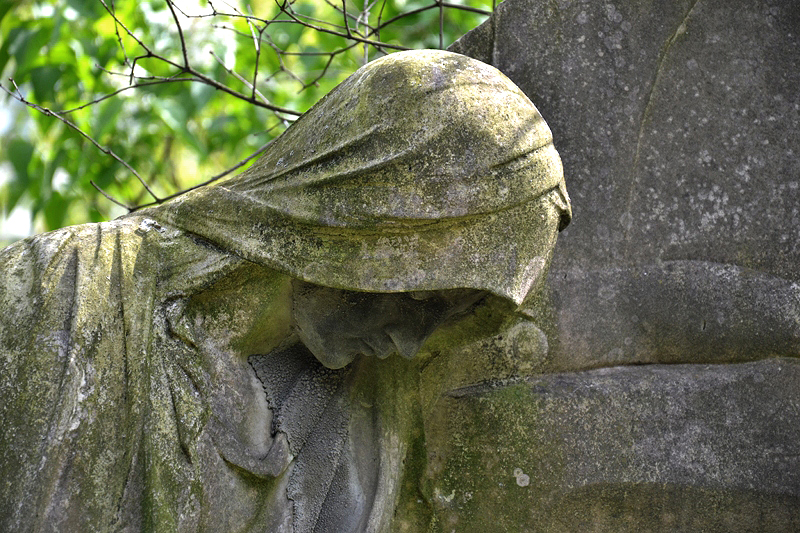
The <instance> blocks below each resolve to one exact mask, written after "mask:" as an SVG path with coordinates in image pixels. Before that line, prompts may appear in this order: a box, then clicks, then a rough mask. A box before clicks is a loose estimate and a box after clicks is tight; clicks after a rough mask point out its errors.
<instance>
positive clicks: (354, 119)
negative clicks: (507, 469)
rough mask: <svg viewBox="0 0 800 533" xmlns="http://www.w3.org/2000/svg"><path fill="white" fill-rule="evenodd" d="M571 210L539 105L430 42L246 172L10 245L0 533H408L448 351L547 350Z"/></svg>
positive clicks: (335, 102) (317, 113)
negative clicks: (504, 345)
mask: <svg viewBox="0 0 800 533" xmlns="http://www.w3.org/2000/svg"><path fill="white" fill-rule="evenodd" d="M570 217H571V211H570V204H569V198H568V196H567V193H566V189H565V185H564V181H563V172H562V167H561V162H560V159H559V156H558V154H557V153H556V151H555V149H554V147H553V142H552V135H551V133H550V130H549V128H548V127H547V125H546V124H545V122H544V120H543V119H542V118H541V116H540V115H539V113H538V112H537V110H536V108H535V107H534V106H533V104H532V103H531V102H530V100H529V99H528V98H527V97H526V96H525V95H524V94H523V93H522V92H521V91H520V90H519V89H518V88H517V87H516V86H515V85H514V84H513V83H512V82H511V81H509V80H508V79H507V78H506V77H505V76H504V75H503V74H501V73H500V72H499V71H498V70H496V69H495V68H493V67H489V66H487V65H485V64H484V63H481V62H479V61H476V60H473V59H469V58H467V57H465V56H461V55H458V54H454V53H450V52H442V51H417V52H402V53H396V54H392V55H390V56H387V57H385V58H382V59H379V60H377V61H374V62H372V63H370V64H368V65H366V66H364V67H362V68H361V69H360V70H359V71H357V72H356V73H355V74H354V75H353V76H351V77H350V78H348V79H347V80H346V81H345V82H343V83H342V84H341V85H340V86H338V87H337V88H336V89H334V90H333V91H332V92H331V93H330V94H329V95H328V96H326V97H325V98H324V99H323V100H322V101H320V102H319V103H318V104H317V105H316V106H315V107H313V108H312V109H311V110H310V111H309V112H307V113H306V114H305V115H304V116H303V117H301V118H300V119H299V120H298V121H297V122H296V123H295V124H294V125H292V127H290V128H289V129H288V130H287V131H286V132H285V133H284V134H283V135H282V136H281V137H279V138H278V139H276V140H275V141H274V142H273V143H272V145H271V146H270V147H269V149H268V150H267V151H266V153H265V154H264V156H263V157H262V158H261V159H260V160H259V161H258V162H256V163H255V164H254V165H253V167H251V168H250V169H249V170H247V171H246V172H244V173H242V174H241V175H239V176H235V177H231V178H228V179H226V180H225V181H221V182H218V183H216V184H214V185H211V186H206V187H202V188H200V189H197V190H195V191H192V192H189V193H187V194H185V195H183V196H181V197H179V198H177V199H175V200H174V201H172V202H170V203H167V204H165V205H162V206H159V207H156V208H152V209H147V210H143V211H140V212H136V213H133V214H130V215H127V216H124V217H121V218H119V219H117V220H114V221H112V222H107V223H101V224H87V225H83V226H75V227H69V228H64V229H61V230H58V231H54V232H51V233H48V234H44V235H38V236H34V237H31V238H29V239H25V240H23V241H20V242H18V243H16V244H14V245H12V246H10V247H8V248H6V249H5V250H3V251H2V253H1V254H0V276H1V279H0V309H2V317H1V318H0V380H1V381H0V395H1V396H0V397H1V398H2V402H1V403H0V472H1V473H2V474H1V475H0V530H3V531H226V532H228V531H275V532H297V533H304V532H312V531H318V532H334V531H335V532H362V531H375V532H378V531H402V530H412V531H414V530H419V529H420V528H421V527H423V526H424V525H425V524H426V520H427V519H428V518H430V517H429V513H428V514H426V513H427V511H426V509H427V508H428V507H429V506H428V504H427V503H426V500H427V499H428V498H431V497H437V498H438V497H440V496H441V495H438V494H433V495H432V494H431V493H429V492H428V491H427V490H426V488H425V487H422V486H420V483H419V476H420V474H421V473H422V472H423V471H424V470H425V469H430V468H432V467H433V468H435V464H433V466H431V464H432V463H431V461H432V458H431V456H430V455H429V454H428V453H427V452H426V447H427V446H428V444H427V443H426V436H425V434H424V431H423V419H424V413H425V412H426V409H429V407H430V405H432V404H433V403H435V402H436V401H437V398H438V397H440V396H441V395H442V394H451V392H448V391H449V390H450V389H452V387H453V386H454V384H453V383H448V382H447V378H446V373H443V372H439V371H437V372H435V373H431V372H430V369H436V368H441V367H442V366H441V365H442V361H444V360H445V359H446V353H445V352H446V350H442V349H439V347H447V346H452V345H457V344H459V343H461V344H463V343H469V342H475V341H476V340H478V339H481V338H483V337H492V336H493V335H495V336H496V335H498V332H501V331H510V332H511V333H510V334H508V338H513V339H517V340H518V341H519V339H528V340H529V341H530V342H528V344H526V346H528V347H529V348H525V350H528V349H537V348H536V346H537V344H536V343H537V342H538V341H542V342H546V341H543V340H542V339H540V338H539V337H537V332H538V333H541V332H539V331H538V329H537V328H536V327H535V326H534V325H533V324H532V323H531V322H530V321H529V320H528V319H527V318H526V317H525V316H524V315H523V314H522V313H520V312H519V310H520V309H530V308H531V305H533V304H535V301H534V300H535V298H536V297H537V296H536V295H537V294H538V291H539V287H540V286H541V284H542V280H543V278H544V275H545V272H546V270H547V266H548V264H549V262H550V258H551V255H552V251H553V247H554V245H555V241H556V235H557V233H558V231H559V230H560V229H562V228H563V227H565V225H566V224H567V223H568V222H569V220H570ZM532 301H533V304H532ZM492 338H497V337H492ZM531 339H532V340H531ZM515 342H516V341H515ZM520 342H521V341H520ZM530 347H533V348H530ZM473 363H474V364H475V365H476V366H474V368H481V366H480V365H481V364H484V363H485V362H484V361H480V358H479V357H477V358H476V359H475V360H474V361H472V362H469V361H466V362H465V361H462V362H459V364H460V365H462V366H463V365H466V366H469V368H473V366H470V365H473ZM426 372H427V373H426ZM480 373H481V372H479V371H477V370H476V371H475V372H473V374H471V376H472V377H471V378H470V379H474V381H476V382H477V381H479V380H480V378H481V376H480ZM425 375H427V376H433V377H432V378H431V377H428V378H424V377H423V376H425ZM462 375H463V373H462ZM461 385H464V386H469V383H460V384H459V386H461ZM487 431H488V429H487ZM434 463H435V461H434ZM444 497H445V498H446V495H445V496H444ZM426 527H427V526H426Z"/></svg>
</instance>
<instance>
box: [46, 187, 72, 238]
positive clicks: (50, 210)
mask: <svg viewBox="0 0 800 533" xmlns="http://www.w3.org/2000/svg"><path fill="white" fill-rule="evenodd" d="M68 207H69V200H68V199H67V198H64V197H63V196H62V195H61V193H60V192H58V191H53V193H52V194H51V195H50V198H48V200H47V202H46V203H45V205H44V209H43V212H44V220H45V224H46V226H47V229H48V230H53V229H58V228H60V227H61V226H63V225H64V219H65V218H66V215H67V208H68Z"/></svg>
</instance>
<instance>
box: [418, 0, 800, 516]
mask: <svg viewBox="0 0 800 533" xmlns="http://www.w3.org/2000/svg"><path fill="white" fill-rule="evenodd" d="M798 28H800V5H799V4H797V2H793V1H791V0H758V1H748V0H733V1H727V0H725V1H723V0H697V1H695V0H692V1H679V2H649V1H644V0H627V1H619V2H602V3H598V2H589V1H587V0H558V1H555V2H539V1H535V0H506V1H505V2H503V3H502V4H500V5H499V6H498V9H497V12H496V14H495V16H494V17H493V18H491V19H490V20H489V21H487V22H486V23H485V24H484V25H483V26H481V27H480V28H478V29H476V30H474V31H473V32H471V33H470V34H467V35H466V36H465V37H463V38H462V39H461V40H459V41H458V42H456V43H455V44H454V45H453V47H452V48H451V49H453V50H454V51H457V52H461V53H465V54H467V55H471V56H473V57H476V58H478V59H481V60H483V61H486V62H488V63H490V64H493V65H495V66H497V67H498V68H500V69H501V70H502V71H504V72H505V73H506V74H507V75H508V76H509V77H510V78H511V79H512V80H514V81H515V83H517V84H518V85H519V86H520V87H521V88H522V89H523V90H524V91H525V92H526V93H527V94H528V95H529V96H530V97H531V99H532V100H533V101H534V102H535V103H536V105H537V107H538V108H539V109H540V111H541V112H542V115H543V116H544V117H545V119H546V120H547V121H548V123H549V124H550V126H551V128H552V130H553V132H554V142H555V145H556V147H557V148H558V150H559V153H560V154H561V157H562V160H563V162H564V169H565V178H566V181H567V185H568V186H569V190H570V195H571V197H572V201H573V208H574V211H575V220H574V222H573V223H572V225H571V226H570V227H569V228H568V229H567V230H566V231H565V233H564V234H563V236H562V239H560V241H559V244H558V247H557V250H556V254H555V259H554V262H553V266H552V269H551V272H550V276H549V278H548V290H547V294H546V295H545V299H546V300H547V301H545V302H541V301H540V302H539V303H540V304H541V305H540V306H539V307H537V308H532V309H530V312H531V314H532V315H533V316H534V317H535V320H536V322H537V324H538V325H539V326H540V327H541V328H542V330H543V333H544V334H545V338H546V341H545V342H544V343H539V344H538V346H539V347H538V348H533V349H531V350H530V351H529V352H528V355H527V356H526V357H520V356H519V355H517V356H515V357H516V360H514V361H515V362H513V365H514V366H515V368H517V369H518V370H519V371H520V372H519V373H521V374H522V375H529V376H536V375H537V374H540V375H541V377H530V378H529V379H528V382H527V383H528V384H527V385H516V386H513V387H505V386H504V387H500V388H498V389H496V390H490V389H488V388H486V389H483V390H482V389H465V395H464V396H463V397H460V398H458V399H455V398H450V399H447V400H442V403H440V404H438V405H437V406H436V408H432V409H431V411H429V413H430V415H429V416H430V418H429V419H428V422H427V423H426V431H431V432H433V434H434V435H436V434H438V432H439V431H442V430H443V429H442V428H445V427H448V428H449V429H448V430H452V431H457V430H458V424H459V423H463V424H465V427H467V428H470V427H472V426H471V424H473V423H474V424H476V425H475V427H474V428H472V429H465V430H464V431H463V432H461V433H459V435H462V436H461V437H459V438H456V439H455V442H456V444H453V443H450V445H449V446H450V447H448V446H447V445H445V444H444V440H442V441H441V442H442V449H441V450H439V452H438V453H439V454H440V455H444V456H447V457H450V458H451V459H448V460H446V461H445V460H442V459H441V458H439V459H436V457H434V456H431V458H430V461H431V462H430V464H431V465H433V466H431V467H430V468H429V469H428V471H427V478H426V479H427V486H428V493H427V494H429V496H430V498H431V501H433V502H436V501H438V502H439V511H438V516H439V522H438V524H439V525H438V526H437V527H438V528H439V530H441V531H449V530H450V529H452V527H450V526H449V525H448V524H450V523H451V522H457V523H458V524H460V525H459V526H453V527H454V528H455V529H456V530H458V531H467V530H469V527H471V526H465V525H464V524H469V523H472V522H470V520H471V519H475V520H478V522H479V523H480V518H475V517H488V516H490V513H494V514H493V516H494V517H496V519H497V520H498V521H499V523H502V524H504V528H510V529H513V530H522V531H588V530H591V531H643V530H646V531H700V530H704V531H793V530H796V529H798V528H800V525H799V524H800V522H799V521H800V518H798V511H797V509H798V508H800V480H798V478H797V476H796V474H795V472H796V471H797V465H796V464H795V461H796V457H797V453H798V450H797V447H796V444H794V443H796V442H798V441H800V426H799V425H798V424H797V422H798V420H800V418H799V417H798V412H797V406H798V398H797V392H796V391H797V390H798V389H800V375H799V374H798V371H797V368H798V367H797V363H796V362H794V361H795V360H796V358H797V357H798V355H800V285H799V283H800V233H798V231H800V230H798V227H800V154H798V146H800V91H798V89H797V88H798V87H800V42H798V41H800V30H798ZM529 336H530V335H529ZM531 338H532V337H531ZM506 342H507V341H506V340H503V341H500V340H497V339H495V341H493V342H487V341H484V342H483V349H484V351H483V353H484V354H485V355H486V358H487V360H490V361H497V360H509V357H510V355H509V354H513V353H514V351H513V350H509V349H508V348H504V349H501V348H499V346H500V345H502V344H503V343H506ZM542 347H544V348H545V351H544V352H543V351H542ZM479 351H480V350H479V349H478V345H477V344H474V345H471V346H470V347H467V348H465V349H461V350H458V351H457V352H456V353H455V354H454V360H456V361H462V362H463V361H466V360H468V359H470V358H473V359H474V357H475V356H476V355H477V353H478V352H479ZM501 353H505V354H506V355H505V356H503V357H500V356H499V355H498V354H501ZM775 357H779V358H777V359H776V358H775ZM787 358H791V359H787ZM512 359H514V358H513V357H512ZM521 361H523V362H521ZM524 361H526V362H524ZM748 361H760V362H748ZM648 363H650V364H652V363H657V364H659V365H658V366H652V367H639V366H637V367H634V368H623V367H621V366H620V367H617V365H629V364H636V365H639V364H648ZM660 363H744V364H735V365H734V364H719V365H716V366H700V365H697V364H691V365H674V366H662V365H660ZM439 364H440V365H442V364H443V363H439ZM493 365H494V364H493ZM433 366H434V365H432V367H433ZM494 366H496V365H494ZM494 366H492V365H490V366H489V367H487V369H488V371H487V376H488V377H489V378H491V379H497V380H499V381H494V382H493V383H495V384H497V385H502V384H503V383H505V382H504V381H502V380H503V379H505V378H507V376H508V375H509V373H508V372H507V371H505V370H504V371H502V372H499V373H493V372H492V371H491V368H494ZM454 367H457V365H454ZM598 367H614V368H608V369H604V370H593V371H588V372H583V373H576V372H578V371H581V370H588V369H597V368H598ZM523 369H524V370H523ZM779 369H780V370H779ZM553 372H560V373H561V374H556V375H552V374H549V373H553ZM564 372H572V373H564ZM464 374H465V372H464V371H463V370H462V371H459V372H454V373H453V375H454V376H458V375H464ZM453 383H454V384H455V385H457V386H460V385H466V384H467V383H468V380H466V379H457V378H454V379H453ZM515 408H516V409H518V411H515ZM437 412H441V413H451V414H452V413H461V415H459V417H457V419H458V421H459V422H452V421H450V420H449V419H448V416H451V415H448V416H445V415H443V414H441V413H440V414H437ZM476 420H480V421H481V422H476ZM451 423H452V425H451V426H448V424H451ZM480 427H495V428H497V434H496V435H494V436H491V437H490V438H488V439H487V438H485V437H482V438H479V437H478V431H479V429H478V428H480ZM434 428H438V429H434ZM470 431H472V433H470ZM431 442H435V439H434V440H433V441H431ZM437 461H438V462H437ZM448 461H449V462H448ZM468 464H469V465H472V466H471V467H468V466H467V465H468ZM435 465H439V466H438V467H437V468H439V470H436V469H435V468H434V466H435ZM432 468H433V470H432ZM515 468H520V469H521V470H522V472H523V473H524V474H525V475H527V476H528V478H525V479H526V480H527V481H528V482H529V484H528V485H527V486H526V487H525V488H524V489H523V488H521V487H519V486H517V485H516V484H515V477H514V469H515ZM467 472H469V473H468V474H467ZM462 474H463V475H464V476H465V477H462V478H461V479H459V475H462ZM448 476H452V477H448ZM493 476H494V477H493ZM484 477H486V478H490V479H491V481H486V482H485V483H484V481H483V478H484ZM517 479H519V477H517ZM499 483H502V484H504V486H505V489H500V488H498V487H499V485H498V484H499ZM470 484H472V485H473V486H480V487H482V488H481V489H480V490H478V489H475V488H468V487H469V486H470ZM423 486H424V484H423ZM511 489H515V490H518V491H522V492H517V493H516V496H515V495H514V494H515V493H514V491H513V490H511ZM454 490H455V493H454V492H453V491H454ZM437 491H438V492H437ZM451 495H452V498H451ZM437 498H438V499H437ZM498 502H502V503H498ZM515 520H517V521H518V522H516V523H521V524H524V526H522V527H513V526H511V525H510V524H514V523H515ZM487 527H488V526H487ZM448 528H450V529H448ZM526 528H527V529H526ZM490 529H491V528H490ZM479 530H483V529H481V528H480V527H477V526H476V529H475V531H479Z"/></svg>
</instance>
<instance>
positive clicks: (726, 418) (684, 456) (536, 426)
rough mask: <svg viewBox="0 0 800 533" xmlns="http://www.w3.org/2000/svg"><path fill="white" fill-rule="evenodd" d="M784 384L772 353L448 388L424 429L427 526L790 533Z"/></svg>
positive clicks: (797, 477)
mask: <svg viewBox="0 0 800 533" xmlns="http://www.w3.org/2000/svg"><path fill="white" fill-rule="evenodd" d="M798 380H800V363H798V362H797V361H796V360H795V359H786V358H783V359H771V360H767V361H761V362H755V363H746V364H740V365H723V366H719V365H676V366H664V365H648V366H635V367H614V368H607V369H599V370H592V371H586V372H579V373H568V374H549V375H543V376H539V377H532V378H529V379H527V380H526V381H524V382H523V383H519V384H516V385H507V386H500V387H494V386H492V385H491V384H487V385H483V386H472V387H466V388H461V389H456V390H454V391H451V392H450V393H449V394H447V395H444V396H442V397H441V399H440V400H439V404H438V405H437V406H435V407H434V409H433V411H432V415H431V416H430V417H429V418H428V420H427V423H426V427H425V432H426V437H427V441H426V443H427V453H428V459H429V460H428V463H427V469H426V471H425V473H424V475H423V480H422V483H421V486H422V487H423V491H424V492H425V493H426V494H427V496H428V498H429V501H430V502H431V503H432V505H433V507H434V522H433V523H434V527H433V528H432V529H433V530H434V531H452V530H455V531H464V532H468V531H475V532H479V531H480V532H483V531H537V532H539V531H541V532H556V531H557V532H562V531H563V532H573V531H604V532H605V531H608V532H618V531H727V532H738V531H753V532H755V531H759V532H766V531H774V532H783V531H795V530H797V529H798V527H800V441H798V439H797V421H798V419H800V388H798V387H797V383H798ZM487 429H488V430H487Z"/></svg>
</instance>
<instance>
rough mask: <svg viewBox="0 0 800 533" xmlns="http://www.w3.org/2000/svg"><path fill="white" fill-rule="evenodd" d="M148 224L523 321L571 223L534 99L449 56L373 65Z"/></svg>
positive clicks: (323, 275)
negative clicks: (512, 313)
mask: <svg viewBox="0 0 800 533" xmlns="http://www.w3.org/2000/svg"><path fill="white" fill-rule="evenodd" d="M553 209H555V211H556V212H557V213H556V218H557V219H560V220H559V222H558V223H556V224H552V223H551V224H547V223H545V222H544V221H543V219H544V218H547V216H546V213H545V212H546V211H548V210H549V211H550V218H552V211H553ZM143 214H145V215H147V216H150V217H152V218H155V219H157V220H159V221H161V222H164V223H167V224H169V225H172V226H176V227H179V228H181V229H184V230H186V231H188V232H191V233H194V234H196V235H199V236H201V237H203V238H205V239H207V240H209V241H211V242H213V243H214V244H216V245H217V246H219V247H220V248H222V249H224V250H227V251H231V252H233V253H234V254H236V255H238V256H240V257H242V258H244V259H247V260H250V261H253V262H256V263H259V264H262V265H265V266H268V267H271V268H274V269H276V270H279V271H282V272H285V273H287V274H290V275H291V276H294V277H296V278H300V279H303V280H305V281H309V282H311V283H316V284H319V285H324V286H329V287H336V288H342V289H349V290H361V291H374V292H397V291H413V290H437V289H449V288H475V289H481V290H488V291H490V292H492V293H495V294H498V295H500V296H503V297H506V298H508V299H510V300H512V301H514V302H515V303H516V304H518V305H519V304H521V303H522V302H523V300H524V298H525V296H526V295H527V294H528V292H529V289H530V288H531V286H532V285H533V284H534V283H535V282H536V281H537V280H538V279H539V278H540V277H541V274H542V272H544V270H545V267H546V264H547V262H548V261H549V254H550V251H551V250H552V247H553V245H554V241H555V236H556V233H557V232H556V229H563V227H564V226H566V224H567V223H568V222H569V220H570V217H571V211H570V205H569V199H568V196H567V192H566V188H565V185H564V179H563V171H562V166H561V160H560V159H559V156H558V153H557V152H556V150H555V148H554V147H553V138H552V134H551V132H550V129H549V128H548V127H547V124H546V123H545V121H544V120H543V119H542V117H541V115H540V114H539V112H538V111H537V109H536V107H534V105H533V104H532V103H531V101H530V100H529V99H528V97H527V96H525V95H524V94H523V93H522V91H520V89H519V88H517V87H516V85H514V83H513V82H511V81H510V80H509V79H508V78H507V77H506V76H505V75H503V74H502V73H501V72H500V71H499V70H497V69H495V68H494V67H491V66H489V65H486V64H484V63H481V62H480V61H476V60H474V59H471V58H468V57H466V56H462V55H459V54H454V53H451V52H444V51H437V50H424V51H411V52H400V53H395V54H391V55H389V56H386V57H383V58H381V59H378V60H376V61H373V62H371V63H369V64H367V65H365V66H364V67H362V68H361V69H359V70H358V71H357V72H356V73H355V74H353V75H352V76H350V77H349V78H348V79H347V80H346V81H344V82H343V83H342V84H340V85H339V86H338V87H336V88H335V89H334V90H333V91H331V93H330V94H328V95H327V96H326V97H325V98H323V99H322V100H321V101H320V102H319V103H317V104H316V105H315V106H314V107H313V108H312V109H310V110H309V111H308V112H307V113H305V114H304V115H303V116H302V117H301V118H300V119H298V120H297V122H295V123H294V124H293V125H292V126H291V127H290V128H289V129H287V130H286V132H284V133H283V134H282V135H281V136H280V137H279V138H277V139H276V140H275V141H273V143H272V144H271V145H270V146H269V147H268V149H267V150H266V152H265V154H264V155H263V156H262V157H261V158H260V159H259V160H258V161H257V162H256V163H255V164H254V165H253V166H252V167H251V168H250V169H248V170H247V171H245V172H244V173H242V174H240V175H238V176H235V177H232V178H230V179H227V180H225V181H222V182H218V183H216V184H214V185H211V186H206V187H202V188H200V189H197V190H195V191H192V192H190V193H188V194H186V195H184V196H182V197H180V198H178V199H177V200H175V201H173V202H171V203H168V204H166V205H163V206H160V207H157V208H153V209H150V210H148V211H147V212H145V213H143Z"/></svg>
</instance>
